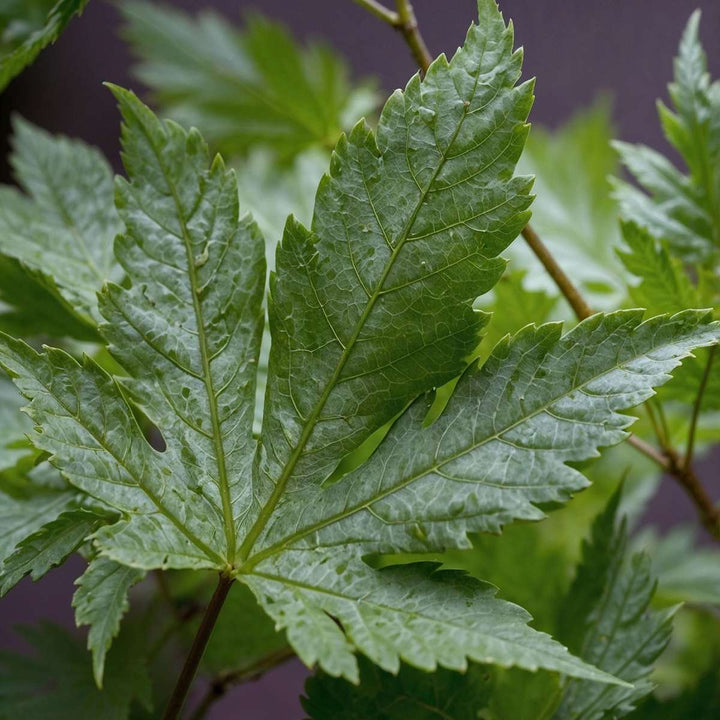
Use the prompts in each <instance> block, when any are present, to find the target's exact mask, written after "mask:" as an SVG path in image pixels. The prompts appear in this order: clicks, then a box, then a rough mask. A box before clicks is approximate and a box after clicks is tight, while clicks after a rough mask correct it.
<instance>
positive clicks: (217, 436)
mask: <svg viewBox="0 0 720 720" xmlns="http://www.w3.org/2000/svg"><path fill="white" fill-rule="evenodd" d="M138 125H139V126H140V128H141V130H142V133H143V134H144V135H145V137H146V139H147V141H148V144H149V146H150V147H151V148H152V151H153V153H154V154H155V158H156V160H157V163H158V166H159V167H160V170H161V172H162V175H163V178H164V180H165V182H166V183H167V186H168V189H169V190H170V194H171V196H172V198H173V203H174V204H175V210H176V212H177V215H178V219H179V221H180V228H181V231H182V242H183V245H184V247H185V255H186V258H187V265H188V278H189V280H190V294H191V295H192V302H193V311H194V313H195V325H196V326H197V337H198V344H199V349H200V357H201V362H202V370H203V382H204V384H205V392H206V394H207V398H208V407H209V409H210V422H211V426H212V436H213V437H212V442H213V446H214V449H215V460H216V464H217V469H218V488H219V490H220V500H221V503H222V513H223V526H224V528H223V529H224V531H225V542H226V545H227V548H226V549H227V557H226V562H227V563H229V564H232V563H233V562H234V560H235V519H234V517H233V511H232V499H231V497H230V485H229V481H228V474H227V466H226V463H225V447H224V443H223V436H222V430H221V427H220V417H219V413H218V405H217V395H216V394H215V388H214V385H213V379H212V372H211V368H210V353H209V352H208V347H207V337H206V334H205V323H204V319H203V313H202V307H201V305H200V291H201V288H200V285H199V283H198V280H197V275H196V272H195V257H194V255H193V250H192V242H191V240H190V236H189V233H188V228H187V222H186V219H185V213H184V212H183V208H182V204H181V202H180V197H179V195H178V192H177V188H176V186H175V183H174V182H173V180H172V178H171V177H170V176H169V174H168V172H167V169H166V168H165V163H164V162H163V157H162V154H161V152H160V149H159V148H158V147H157V146H156V144H155V142H154V141H153V138H152V137H151V135H150V133H149V132H148V131H147V129H146V127H145V124H144V123H143V122H142V119H140V118H138ZM199 190H200V189H199ZM200 192H201V193H202V190H200ZM201 197H202V195H201ZM213 554H214V555H216V554H215V553H213Z"/></svg>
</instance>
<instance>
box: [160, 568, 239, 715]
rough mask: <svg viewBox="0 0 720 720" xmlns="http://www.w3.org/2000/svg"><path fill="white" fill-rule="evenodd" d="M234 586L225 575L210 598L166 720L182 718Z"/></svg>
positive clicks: (167, 711)
mask: <svg viewBox="0 0 720 720" xmlns="http://www.w3.org/2000/svg"><path fill="white" fill-rule="evenodd" d="M232 584H233V579H232V578H229V577H226V576H225V575H221V576H220V579H219V580H218V586H217V588H216V589H215V592H214V593H213V596H212V598H210V603H209V604H208V606H207V608H206V610H205V614H204V615H203V619H202V621H201V623H200V627H199V628H198V631H197V633H196V635H195V639H194V640H193V644H192V647H191V648H190V653H189V654H188V656H187V659H186V660H185V665H184V666H183V669H182V672H181V673H180V677H179V678H178V681H177V684H176V685H175V689H174V690H173V693H172V695H171V696H170V701H169V702H168V705H167V708H166V709H165V714H164V715H163V718H164V720H176V718H178V717H179V716H180V711H181V710H182V707H183V705H184V704H185V699H186V698H187V694H188V691H189V690H190V686H191V685H192V681H193V679H194V678H195V673H196V672H197V669H198V665H199V664H200V659H201V658H202V655H203V652H205V648H206V647H207V644H208V640H210V636H211V635H212V631H213V628H214V627H215V623H216V622H217V619H218V615H219V614H220V610H221V609H222V606H223V604H224V603H225V599H226V598H227V595H228V592H229V591H230V587H231V586H232Z"/></svg>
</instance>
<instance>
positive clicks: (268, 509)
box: [239, 71, 480, 562]
mask: <svg viewBox="0 0 720 720" xmlns="http://www.w3.org/2000/svg"><path fill="white" fill-rule="evenodd" d="M479 78H480V72H479V71H478V74H477V75H476V77H475V86H474V88H473V92H472V93H471V97H474V96H475V89H476V88H477V84H478V81H479ZM467 113H468V106H467V105H465V106H464V111H463V114H462V116H461V118H460V122H458V125H457V127H456V128H455V131H454V133H453V135H452V137H451V139H450V141H449V142H448V144H447V147H446V148H445V151H444V152H442V154H441V157H440V161H439V162H438V164H437V167H436V169H435V171H434V172H433V175H432V177H431V178H430V180H429V181H428V183H427V186H426V188H425V190H423V191H422V192H421V194H420V196H419V198H418V201H417V203H416V205H415V208H414V209H413V212H412V213H411V215H410V217H409V218H408V221H407V222H406V223H405V226H404V227H403V229H402V231H401V232H400V235H399V236H398V239H397V243H396V245H395V247H394V248H393V252H392V254H391V256H390V258H389V260H388V263H387V265H386V267H385V270H384V271H383V274H382V275H381V277H380V279H379V280H378V282H377V284H376V286H375V289H374V291H373V293H372V295H371V296H370V297H369V298H368V301H367V303H366V305H365V309H364V310H363V313H362V315H361V316H360V318H359V319H358V321H357V323H356V325H355V329H354V331H353V334H352V336H351V337H350V339H349V340H348V342H347V344H346V346H345V347H344V349H343V351H342V354H341V355H340V359H339V360H338V363H337V365H336V367H335V371H334V372H333V374H332V376H331V377H330V379H329V380H328V382H327V384H326V386H325V389H324V391H323V393H322V395H321V396H320V398H319V400H318V402H317V403H316V405H315V407H314V408H313V411H312V412H311V413H310V415H309V416H308V419H307V420H306V421H305V424H304V426H303V431H302V433H301V435H300V439H299V440H298V444H297V445H296V446H295V450H293V452H292V454H291V456H290V458H289V460H288V461H287V463H286V464H285V467H284V468H283V472H282V473H281V475H280V477H279V478H278V481H277V482H276V483H275V487H274V489H273V492H272V494H271V495H270V498H269V499H268V502H267V503H266V504H265V506H264V507H263V508H262V510H261V512H260V514H259V515H258V518H257V520H256V521H255V523H254V524H253V526H252V527H251V529H250V531H249V532H248V534H247V536H246V538H245V540H244V542H243V543H242V545H241V547H240V552H239V555H240V559H241V560H242V561H243V562H244V561H246V560H247V558H248V556H249V554H250V551H251V550H252V548H253V546H254V545H255V542H256V540H257V539H258V537H259V535H260V533H261V532H262V530H263V529H264V527H265V525H266V524H267V522H268V520H269V519H270V517H271V516H272V514H273V512H274V510H275V507H276V506H277V503H278V502H279V500H280V497H281V496H282V494H283V492H284V491H285V485H286V484H287V481H288V480H289V479H290V477H291V475H292V473H293V470H294V469H295V465H296V464H297V462H298V461H299V459H300V457H301V456H302V454H303V450H304V449H305V445H306V444H307V442H308V440H309V439H310V436H311V435H312V432H313V430H314V429H315V423H316V421H317V420H318V418H319V416H320V413H321V412H322V410H323V408H324V407H325V403H326V402H327V400H328V398H329V397H330V394H331V393H332V391H333V389H334V388H335V386H336V384H337V382H338V380H339V378H340V375H341V373H342V371H343V368H344V367H345V364H346V363H347V361H348V360H349V358H350V355H351V352H352V350H353V349H354V347H355V343H356V341H357V339H358V338H359V336H360V333H361V332H362V330H363V328H364V326H365V322H366V321H367V319H368V317H369V316H370V313H371V312H372V310H373V308H374V307H375V303H376V302H377V301H378V299H379V298H380V297H381V296H382V294H383V293H382V289H383V286H384V285H385V282H386V280H387V278H388V276H389V275H390V272H391V271H392V269H393V267H394V264H395V261H396V260H397V257H398V255H399V254H400V252H401V251H402V249H403V247H404V245H405V242H406V240H407V239H408V237H409V236H410V232H411V230H412V228H413V225H414V224H415V220H416V219H417V216H418V214H419V212H420V210H421V209H422V207H423V205H424V204H425V200H426V199H427V196H428V194H429V192H430V189H431V187H432V185H433V183H434V182H435V180H436V179H437V177H438V175H439V174H440V172H441V170H442V168H443V167H444V165H445V162H446V160H447V156H448V153H449V152H450V149H451V148H452V146H453V144H454V143H455V140H456V139H457V136H458V134H459V133H460V130H461V128H462V126H463V124H464V122H465V118H466V117H467ZM408 162H409V160H408ZM378 225H379V227H380V230H381V232H382V233H383V235H386V234H385V229H384V227H383V226H382V225H381V224H380V223H378Z"/></svg>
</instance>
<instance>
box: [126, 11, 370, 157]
mask: <svg viewBox="0 0 720 720" xmlns="http://www.w3.org/2000/svg"><path fill="white" fill-rule="evenodd" d="M122 12H123V15H124V17H125V20H126V22H127V24H126V27H125V31H124V34H125V36H126V37H127V39H128V40H129V42H130V45H131V47H132V48H133V50H134V52H135V54H136V55H137V56H138V57H139V59H140V63H139V64H138V66H137V67H136V68H135V74H136V75H137V76H138V77H139V79H140V80H142V82H143V83H145V85H147V86H148V87H150V88H151V89H152V92H153V97H154V98H155V99H156V100H157V102H158V104H159V105H160V107H161V108H162V109H163V112H164V113H165V114H166V115H168V116H170V117H172V118H174V119H175V120H177V121H178V122H181V123H183V124H185V125H196V126H197V127H200V128H202V129H203V133H204V134H205V136H206V137H207V139H208V141H209V142H211V143H212V144H213V145H214V146H216V147H217V148H218V149H220V150H221V151H222V152H223V153H225V154H233V153H237V152H240V151H245V150H247V149H248V148H249V147H250V146H253V145H256V144H263V145H267V146H270V147H272V148H274V149H275V150H277V151H278V152H279V153H281V154H283V155H288V156H292V155H294V154H296V153H298V152H300V151H302V150H303V149H304V148H307V147H309V146H313V145H323V146H325V147H332V146H333V145H334V144H335V142H336V141H337V139H338V137H339V136H340V133H341V131H342V130H346V129H349V128H350V127H352V125H353V124H354V123H355V121H356V120H358V119H359V118H360V117H363V115H365V114H367V113H370V112H372V111H373V110H374V108H375V106H376V104H377V97H376V95H375V92H374V90H373V88H372V87H371V85H370V84H369V83H367V82H366V83H363V84H362V85H359V86H358V87H353V86H352V85H351V84H350V81H349V77H348V76H349V73H348V69H347V67H346V65H345V62H344V61H343V59H342V58H340V57H338V56H337V55H336V54H335V53H333V52H332V51H331V50H330V49H328V48H326V47H325V46H323V45H320V44H318V43H311V44H308V45H307V47H304V48H303V47H299V46H298V45H297V44H296V42H295V41H294V40H293V39H292V37H290V35H289V34H288V33H287V31H286V30H285V29H284V28H283V27H282V26H281V25H278V24H276V23H272V22H270V21H269V20H266V19H264V18H262V17H261V16H259V15H251V16H249V17H248V18H247V22H246V24H245V27H244V29H243V30H242V32H240V31H238V30H237V29H235V28H233V27H232V25H231V24H230V23H229V22H228V21H227V20H225V19H224V18H221V17H220V16H219V15H217V14H215V13H213V12H211V11H208V10H205V11H203V12H202V13H201V14H199V15H198V16H197V17H196V18H193V17H190V16H188V15H187V14H185V13H183V12H180V11H179V10H177V9H172V8H170V7H162V6H157V5H152V4H150V3H147V2H127V3H124V4H123V5H122Z"/></svg>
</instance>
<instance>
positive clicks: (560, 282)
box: [522, 225, 594, 320]
mask: <svg viewBox="0 0 720 720" xmlns="http://www.w3.org/2000/svg"><path fill="white" fill-rule="evenodd" d="M522 236H523V237H524V238H525V242H527V244H528V245H529V246H530V249H531V250H532V251H533V253H535V257H537V259H538V260H539V261H540V262H541V263H542V265H543V267H544V268H545V269H546V270H547V272H548V275H550V277H551V278H552V279H553V281H554V282H555V284H556V285H557V286H558V288H559V289H560V292H561V293H562V294H563V295H564V297H565V299H566V300H567V301H568V303H569V304H570V307H571V308H572V309H573V312H574V313H575V315H576V316H577V319H578V320H584V319H585V318H589V317H590V316H591V315H593V314H594V311H593V309H592V308H591V307H590V306H589V305H588V304H587V303H586V302H585V299H584V298H583V296H582V295H581V294H580V291H579V290H578V289H577V288H576V287H575V285H573V282H572V280H570V278H569V277H568V276H567V275H566V274H565V271H564V270H563V269H562V268H561V267H560V265H558V263H557V261H556V260H555V258H554V257H553V256H552V254H551V252H550V251H549V250H548V248H547V246H546V245H545V243H544V242H543V241H542V240H541V239H540V236H539V235H538V234H537V233H536V232H535V231H534V230H533V229H532V228H531V227H530V225H526V226H525V227H524V228H523V230H522Z"/></svg>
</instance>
